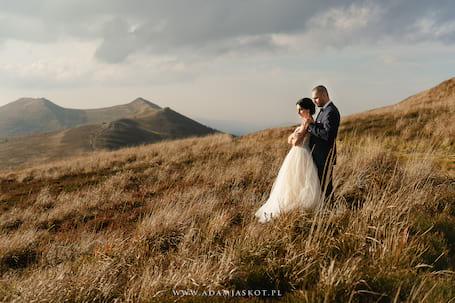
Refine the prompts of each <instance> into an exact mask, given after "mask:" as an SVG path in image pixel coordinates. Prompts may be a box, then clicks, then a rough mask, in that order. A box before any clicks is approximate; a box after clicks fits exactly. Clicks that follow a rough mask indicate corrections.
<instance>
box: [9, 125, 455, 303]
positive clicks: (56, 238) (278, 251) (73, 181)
mask: <svg viewBox="0 0 455 303" xmlns="http://www.w3.org/2000/svg"><path fill="white" fill-rule="evenodd" d="M291 129H292V128H282V129H271V130H265V131H262V132H259V133H255V134H251V135H248V136H244V137H240V138H232V137H230V136H228V135H222V134H220V135H212V136H208V137H205V138H192V139H183V140H178V141H173V142H163V143H157V144H152V145H148V146H142V147H136V148H128V149H123V150H119V151H115V152H98V153H96V154H93V155H91V156H89V157H85V158H82V157H81V158H74V159H71V160H67V161H65V162H59V163H53V164H49V165H46V166H39V167H34V168H30V169H27V170H22V171H13V172H4V173H3V174H2V177H1V181H0V185H1V193H2V194H1V197H0V200H1V205H2V215H1V220H0V222H1V229H2V235H1V238H0V260H1V262H0V264H1V267H0V268H1V275H2V279H1V280H0V298H1V299H0V301H5V302H12V301H14V300H17V301H23V302H62V301H64V300H69V301H72V302H87V301H97V302H105V301H114V300H117V301H116V302H123V301H130V302H150V301H163V300H165V299H169V300H175V299H180V300H182V301H186V300H191V299H194V300H197V301H199V302H212V301H213V300H214V299H216V298H213V297H181V298H180V297H176V296H174V295H173V293H172V290H180V289H194V290H199V291H203V290H219V289H229V290H233V289H238V290H242V289H279V290H281V292H282V293H283V294H284V295H285V299H286V300H288V302H321V301H326V302H341V301H349V300H351V301H352V302H376V301H378V300H379V301H384V302H389V301H394V300H395V301H408V302H447V301H448V300H449V299H450V298H452V297H453V296H455V293H454V291H453V290H454V289H455V283H454V279H453V278H454V275H453V270H454V265H455V263H454V262H455V261H454V258H455V251H454V244H455V230H454V226H455V203H454V200H453V197H454V196H455V189H454V181H455V180H454V179H453V178H450V177H448V176H447V175H445V174H444V173H443V172H441V171H440V170H439V169H438V168H437V167H435V166H434V164H433V162H432V161H431V157H432V154H431V152H430V153H429V154H428V155H427V159H426V161H420V160H419V159H416V158H414V157H413V155H409V158H408V159H407V160H406V161H403V160H399V159H397V158H396V157H395V156H394V155H393V154H392V153H389V152H388V151H387V150H385V149H384V148H383V145H382V142H381V141H377V139H374V138H372V137H364V138H360V137H356V138H352V140H350V141H349V140H347V139H346V140H343V141H342V142H341V143H340V148H339V150H340V157H339V162H338V165H337V167H336V170H335V184H336V192H337V199H336V205H337V207H336V208H335V209H334V210H328V211H325V212H321V213H318V214H305V213H299V212H298V211H295V212H292V213H289V214H287V215H285V216H282V217H280V218H279V219H278V220H275V221H273V222H271V223H270V224H265V225H261V224H259V223H257V222H256V221H255V220H254V218H253V214H254V212H255V210H256V209H257V208H258V207H259V206H260V205H261V202H262V201H264V200H265V199H266V198H267V194H268V192H269V190H270V188H271V185H272V182H273V180H274V178H275V176H276V174H277V170H278V168H279V166H280V164H281V161H282V159H283V157H284V155H285V154H286V152H287V151H288V146H287V144H286V142H285V138H286V135H287V134H288V133H289V132H290V131H291ZM234 299H235V300H234ZM237 299H239V298H233V300H234V301H237ZM248 301H251V300H248Z"/></svg>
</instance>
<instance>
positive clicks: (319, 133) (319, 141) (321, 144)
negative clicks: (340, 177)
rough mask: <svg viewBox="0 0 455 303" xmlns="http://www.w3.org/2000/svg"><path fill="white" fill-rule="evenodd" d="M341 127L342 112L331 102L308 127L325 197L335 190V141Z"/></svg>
mask: <svg viewBox="0 0 455 303" xmlns="http://www.w3.org/2000/svg"><path fill="white" fill-rule="evenodd" d="M339 125H340V112H339V111H338V109H337V108H336V106H335V105H334V104H333V102H330V101H329V103H327V104H326V106H324V108H322V109H321V111H320V112H319V114H318V116H317V117H316V121H315V122H314V123H311V124H310V125H309V126H308V132H309V133H310V134H311V137H310V148H311V150H312V155H313V160H314V162H315V164H316V167H317V168H318V175H319V180H320V181H321V189H322V191H323V192H324V193H325V196H329V195H330V194H331V193H332V190H333V186H332V171H333V165H335V163H336V145H335V139H336V137H337V133H338V126H339Z"/></svg>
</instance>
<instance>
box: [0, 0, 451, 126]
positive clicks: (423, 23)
mask: <svg viewBox="0 0 455 303" xmlns="http://www.w3.org/2000/svg"><path fill="white" fill-rule="evenodd" d="M454 71H455V1H453V0H446V1H444V0H435V1H422V0H384V1H373V0H370V1H361V0H359V1H348V0H325V1H324V0H322V1H317V0H229V1H226V0H225V1H221V0H180V1H178V0H90V1H89V0H27V1H24V0H22V1H20V0H15V1H12V0H10V1H8V0H0V106H2V105H4V104H7V103H9V102H12V101H14V100H17V99H19V98H21V97H38V98H39V97H44V98H47V99H49V100H51V101H53V102H54V103H56V104H58V105H60V106H63V107H67V108H80V109H88V108H99V107H108V106H113V105H118V104H125V103H128V102H130V101H132V100H134V99H136V98H137V97H143V98H145V99H147V100H149V101H151V102H153V103H156V104H157V105H159V106H161V107H170V108H172V109H174V110H176V111H178V112H180V113H182V114H184V115H186V116H188V117H190V118H193V119H196V120H198V121H201V122H203V123H205V124H208V125H209V126H213V127H215V128H219V129H221V130H227V131H231V132H236V133H246V132H251V131H255V130H259V129H263V128H267V127H277V126H283V125H290V124H292V123H298V116H297V114H296V110H295V102H296V101H297V100H299V99H300V98H302V97H309V96H311V89H312V88H313V87H314V86H316V85H319V84H323V85H325V86H326V87H327V88H328V90H329V94H330V97H331V99H332V100H333V102H334V103H335V104H336V105H337V106H338V108H339V110H340V112H341V114H342V116H343V115H348V114H351V113H356V112H362V111H365V110H368V109H372V108H375V107H380V106H385V105H389V104H394V103H397V102H399V101H401V100H402V99H404V98H406V97H408V96H410V95H413V94H415V93H418V92H420V91H422V90H425V89H427V88H430V87H432V86H435V85H437V84H438V83H440V82H441V81H443V80H446V79H448V78H451V77H454V76H455V72H454Z"/></svg>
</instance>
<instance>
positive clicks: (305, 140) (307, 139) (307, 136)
mask: <svg viewBox="0 0 455 303" xmlns="http://www.w3.org/2000/svg"><path fill="white" fill-rule="evenodd" d="M299 130H300V126H299V127H297V128H296V129H295V130H294V132H298V131H299ZM300 146H302V147H307V146H308V147H309V146H310V134H309V133H306V134H305V137H304V138H303V141H302V143H300Z"/></svg>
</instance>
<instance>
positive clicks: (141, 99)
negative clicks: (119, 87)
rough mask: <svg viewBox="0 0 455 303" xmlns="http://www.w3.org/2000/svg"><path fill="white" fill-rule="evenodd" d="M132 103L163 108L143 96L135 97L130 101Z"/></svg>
mask: <svg viewBox="0 0 455 303" xmlns="http://www.w3.org/2000/svg"><path fill="white" fill-rule="evenodd" d="M130 104H131V105H134V106H147V107H151V108H154V109H161V107H160V106H158V105H156V104H154V103H152V102H150V101H148V100H146V99H144V98H142V97H139V98H136V99H134V100H133V101H131V102H130Z"/></svg>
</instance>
